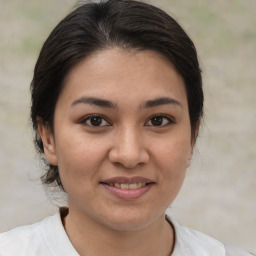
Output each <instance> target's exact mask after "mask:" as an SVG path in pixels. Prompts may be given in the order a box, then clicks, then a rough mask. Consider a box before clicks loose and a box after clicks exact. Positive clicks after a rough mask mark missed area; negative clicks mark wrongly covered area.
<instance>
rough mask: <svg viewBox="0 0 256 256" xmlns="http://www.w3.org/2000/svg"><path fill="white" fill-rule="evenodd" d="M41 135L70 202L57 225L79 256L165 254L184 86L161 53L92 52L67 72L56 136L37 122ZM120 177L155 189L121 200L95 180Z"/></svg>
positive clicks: (184, 112) (183, 139)
mask: <svg viewBox="0 0 256 256" xmlns="http://www.w3.org/2000/svg"><path fill="white" fill-rule="evenodd" d="M88 98H90V99H91V98H97V99H101V100H102V99H103V100H107V101H108V102H109V103H108V104H109V106H106V104H105V105H104V104H102V102H101V104H100V105H104V106H99V104H98V103H97V101H95V100H89V101H88ZM159 98H162V99H163V98H164V99H165V100H161V101H159V100H158V101H157V100H156V99H159ZM166 98H168V99H169V100H166ZM170 99H171V100H170ZM152 102H153V103H152ZM92 114H94V115H95V114H97V115H101V116H103V118H99V117H97V118H96V121H97V122H98V124H100V125H98V126H95V125H94V124H95V122H94V123H93V120H92V119H91V118H90V117H88V116H89V115H92ZM159 114H161V115H162V117H161V118H160V119H159V118H156V119H157V120H155V119H153V118H152V117H154V116H155V115H159ZM97 122H96V123H97ZM156 124H157V125H156ZM159 124H160V125H159ZM93 125H94V126H93ZM39 133H40V135H41V137H42V140H43V143H44V152H45V155H46V157H47V159H48V160H49V162H50V163H51V164H53V165H58V167H59V172H60V177H61V180H62V183H63V186H64V188H65V190H66V192H67V194H68V203H69V214H68V215H67V216H66V217H65V219H64V220H63V223H64V227H65V229H66V232H67V234H68V236H69V238H70V240H71V242H72V244H73V245H74V247H75V249H76V250H77V251H78V253H79V254H80V255H91V256H93V255H112V256H113V255H133V256H134V255H140V256H143V255H147V256H149V255H163V256H167V255H170V254H171V252H172V250H173V246H174V231H173V228H172V226H171V225H170V224H169V223H168V222H167V221H166V220H165V210H166V209H167V208H168V206H169V205H170V204H171V203H172V202H173V200H174V199H175V197H176V196H177V194H178V192H179V190H180V188H181V185H182V183H183V180H184V177H185V173H186V169H187V168H188V166H189V165H190V160H189V159H191V157H192V153H193V143H191V126H190V120H189V112H188V102H187V97H186V92H185V86H184V82H183V79H182V77H181V76H180V75H179V74H178V73H177V72H176V70H175V68H174V66H173V65H172V64H171V63H170V62H169V61H168V60H167V59H166V58H165V57H163V56H161V55H160V54H158V53H156V52H153V51H135V50H134V51H124V50H121V49H118V48H111V49H105V50H102V51H98V52H94V53H93V54H91V55H90V56H88V57H87V58H86V59H84V60H83V61H82V62H81V63H79V64H78V65H77V66H75V67H74V68H73V70H72V71H71V72H70V73H69V74H68V76H67V79H66V83H65V87H64V89H63V90H62V92H61V94H60V96H59V99H58V101H57V105H56V109H55V116H54V135H53V134H52V133H51V132H50V131H49V130H48V129H47V127H44V126H42V125H39ZM120 176H122V177H126V178H130V177H134V176H140V177H143V178H147V179H150V180H151V181H152V182H153V185H152V186H151V187H150V189H149V190H148V191H147V192H146V193H145V194H143V195H142V196H140V197H138V198H136V199H127V200H126V199H122V198H119V197H117V196H115V195H113V194H111V193H109V191H108V190H106V189H105V187H104V186H102V184H101V183H100V182H102V181H103V180H106V179H110V178H113V177H120ZM88 234H90V235H88ZM156 237H157V238H158V239H156ZM148 245H150V246H148Z"/></svg>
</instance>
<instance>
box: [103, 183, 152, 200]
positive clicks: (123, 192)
mask: <svg viewBox="0 0 256 256" xmlns="http://www.w3.org/2000/svg"><path fill="white" fill-rule="evenodd" d="M101 185H102V186H103V187H104V188H105V189H106V190H107V191H108V192H110V193H111V194H112V195H114V196H116V197H118V198H120V199H124V200H134V199H137V198H140V197H142V196H143V195H145V194H146V193H147V192H148V191H149V190H150V189H151V188H152V186H153V185H154V183H150V184H148V185H146V186H144V187H141V188H137V189H121V188H116V187H112V186H108V185H106V184H101Z"/></svg>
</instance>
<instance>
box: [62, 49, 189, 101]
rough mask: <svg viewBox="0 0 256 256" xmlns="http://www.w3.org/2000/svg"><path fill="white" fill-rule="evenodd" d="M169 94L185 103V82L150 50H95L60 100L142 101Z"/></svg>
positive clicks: (74, 72)
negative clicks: (102, 99) (80, 98)
mask: <svg viewBox="0 0 256 256" xmlns="http://www.w3.org/2000/svg"><path fill="white" fill-rule="evenodd" d="M166 94H168V96H170V97H173V98H176V99H177V100H179V101H186V92H185V86H184V82H183V79H182V77H181V76H180V75H179V73H178V72H177V71H176V69H175V68H174V66H173V64H172V63H171V62H170V61H169V60H168V59H167V58H166V57H164V56H162V55H161V54H159V53H156V52H154V51H149V50H144V51H138V50H132V51H124V50H121V49H119V48H111V49H104V50H101V51H96V52H94V53H92V54H91V55H89V56H88V57H86V58H85V59H84V60H82V61H81V62H80V63H79V64H78V65H76V66H75V67H74V68H73V69H72V70H71V71H70V73H69V74H68V76H67V78H66V80H65V86H64V89H63V91H62V93H61V95H60V97H63V96H64V97H65V98H67V97H68V98H69V99H75V98H77V97H81V96H95V97H98V96H101V97H102V96H104V97H107V98H108V99H109V100H113V101H118V99H122V100H123V101H124V100H125V99H127V100H131V99H132V100H133V101H136V100H138V101H139V100H148V99H150V98H156V97H162V96H167V95H166ZM66 100H67V99H66Z"/></svg>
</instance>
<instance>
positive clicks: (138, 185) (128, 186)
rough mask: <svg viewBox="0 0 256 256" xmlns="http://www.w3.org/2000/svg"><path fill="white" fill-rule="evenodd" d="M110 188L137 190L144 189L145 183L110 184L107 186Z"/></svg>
mask: <svg viewBox="0 0 256 256" xmlns="http://www.w3.org/2000/svg"><path fill="white" fill-rule="evenodd" d="M108 185H109V186H111V187H116V188H121V189H138V188H141V187H145V186H146V183H145V182H138V183H132V184H122V183H110V184H108Z"/></svg>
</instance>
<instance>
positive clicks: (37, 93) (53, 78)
mask: <svg viewBox="0 0 256 256" xmlns="http://www.w3.org/2000/svg"><path fill="white" fill-rule="evenodd" d="M112 48H118V49H120V50H123V51H126V52H127V51H136V52H143V51H152V52H155V53H157V54H159V55H161V56H163V57H164V58H165V59H166V60H168V61H169V62H170V63H171V64H172V65H173V67H174V68H175V70H176V71H177V73H178V74H179V75H180V76H181V78H182V79H183V82H184V85H185V91H186V96H187V103H188V111H189V120H190V127H191V130H190V132H191V144H192V145H193V144H194V143H195V140H196V136H197V131H198V125H199V122H200V118H201V116H202V113H203V91H202V78H201V70H200V67H199V63H198V58H197V53H196V49H195V47H194V44H193V42H192V41H191V39H190V38H189V37H188V36H187V34H186V33H185V32H184V30H183V29H182V28H181V27H180V25H179V24H178V23H177V22H176V21H175V20H174V19H173V18H172V17H170V16H169V15H167V14H166V13H165V12H163V11H162V10H160V9H158V8H156V7H154V6H151V5H148V4H145V3H142V2H137V1H131V0H109V1H102V2H99V3H88V4H84V5H82V6H80V7H78V8H77V9H75V10H74V11H73V12H71V13H70V14H69V15H68V16H67V17H65V18H64V19H63V20H62V21H61V22H60V23H59V24H58V25H57V26H56V27H55V28H54V30H53V31H52V33H51V34H50V35H49V37H48V39H47V40H46V42H45V43H44V45H43V47H42V50H41V52H40V55H39V58H38V60H37V63H36V66H35V70H34V77H33V80H32V83H31V94H32V106H31V119H32V123H33V128H34V131H35V140H34V141H35V145H36V147H37V149H38V151H39V153H40V154H42V155H43V154H44V146H43V142H42V139H41V137H40V135H39V133H38V125H43V126H44V127H47V128H48V129H49V130H50V131H51V133H52V134H53V136H54V132H55V131H54V126H55V124H54V116H55V109H56V104H57V102H58V99H59V96H60V94H61V92H62V91H63V89H64V88H65V85H66V80H67V77H68V75H69V74H70V72H71V71H72V70H73V69H74V68H75V67H77V66H78V65H79V64H80V63H81V62H83V61H84V60H86V59H87V58H89V56H91V55H92V54H94V53H96V52H100V51H104V50H108V49H112ZM47 165H48V167H47V168H48V169H47V172H46V174H45V175H44V176H43V177H42V180H43V183H45V184H57V185H58V186H60V187H61V188H63V186H62V182H61V179H60V175H59V170H58V166H56V165H53V164H51V163H49V162H47Z"/></svg>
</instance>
